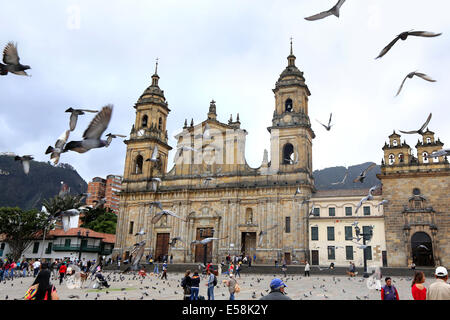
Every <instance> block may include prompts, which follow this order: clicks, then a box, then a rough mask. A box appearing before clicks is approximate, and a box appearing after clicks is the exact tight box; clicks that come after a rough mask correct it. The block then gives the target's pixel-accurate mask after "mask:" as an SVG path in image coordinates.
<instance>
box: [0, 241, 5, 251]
mask: <svg viewBox="0 0 450 320" xmlns="http://www.w3.org/2000/svg"><path fill="white" fill-rule="evenodd" d="M4 249H5V243H4V242H3V243H2V244H1V245H0V250H4Z"/></svg>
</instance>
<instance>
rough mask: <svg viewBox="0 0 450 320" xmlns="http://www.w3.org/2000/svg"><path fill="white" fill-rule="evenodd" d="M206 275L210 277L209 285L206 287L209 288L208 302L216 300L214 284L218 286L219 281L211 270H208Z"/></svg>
mask: <svg viewBox="0 0 450 320" xmlns="http://www.w3.org/2000/svg"><path fill="white" fill-rule="evenodd" d="M206 274H207V275H208V283H206V286H207V287H208V300H214V286H215V284H214V283H216V284H217V280H215V279H216V276H215V275H214V273H213V271H212V270H211V269H208V271H206ZM214 280H215V281H214Z"/></svg>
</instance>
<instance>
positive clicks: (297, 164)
mask: <svg viewBox="0 0 450 320" xmlns="http://www.w3.org/2000/svg"><path fill="white" fill-rule="evenodd" d="M295 59H296V58H295V56H294V54H293V50H292V38H291V51H290V54H289V56H288V57H287V60H288V65H287V67H286V68H285V69H284V70H283V72H282V73H281V74H280V77H279V78H278V81H277V82H276V83H275V89H273V93H274V94H275V110H274V112H273V118H272V126H271V127H268V128H267V130H268V131H269V132H270V136H271V167H272V170H277V171H278V173H300V172H301V173H305V174H306V175H307V176H310V177H311V179H312V139H314V137H315V134H314V132H313V130H312V129H311V123H310V120H309V116H308V97H309V96H310V95H311V93H310V91H309V89H308V86H307V85H306V83H305V78H304V77H303V72H301V71H300V70H299V69H298V68H297V66H296V65H295Z"/></svg>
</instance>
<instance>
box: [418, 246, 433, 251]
mask: <svg viewBox="0 0 450 320" xmlns="http://www.w3.org/2000/svg"><path fill="white" fill-rule="evenodd" d="M417 248H423V249H425V250H428V251H430V249H428V247H426V246H425V245H423V244H421V245H419V246H417Z"/></svg>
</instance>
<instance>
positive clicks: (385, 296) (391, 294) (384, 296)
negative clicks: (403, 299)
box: [381, 277, 400, 300]
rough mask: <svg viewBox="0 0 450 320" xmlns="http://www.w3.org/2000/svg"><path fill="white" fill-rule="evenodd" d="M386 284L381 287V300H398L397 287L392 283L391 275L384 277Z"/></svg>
mask: <svg viewBox="0 0 450 320" xmlns="http://www.w3.org/2000/svg"><path fill="white" fill-rule="evenodd" d="M384 281H385V282H386V284H385V285H384V286H383V287H382V288H381V300H400V299H399V296H398V292H397V288H396V287H395V286H394V285H392V279H391V277H386V279H384Z"/></svg>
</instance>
